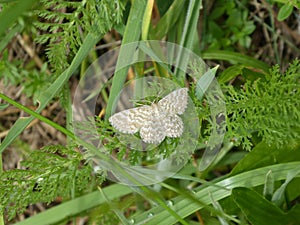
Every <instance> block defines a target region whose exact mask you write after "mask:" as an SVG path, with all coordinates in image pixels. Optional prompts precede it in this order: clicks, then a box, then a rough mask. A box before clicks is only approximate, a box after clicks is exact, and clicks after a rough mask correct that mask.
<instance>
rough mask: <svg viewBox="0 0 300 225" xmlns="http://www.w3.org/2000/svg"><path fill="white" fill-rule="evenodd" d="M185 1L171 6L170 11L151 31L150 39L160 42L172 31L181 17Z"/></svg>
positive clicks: (175, 2)
mask: <svg viewBox="0 0 300 225" xmlns="http://www.w3.org/2000/svg"><path fill="white" fill-rule="evenodd" d="M184 4H185V1H182V0H175V1H174V2H173V3H172V5H171V6H170V8H169V10H168V11H167V12H166V13H165V14H164V15H163V17H162V18H161V19H160V20H159V22H158V24H157V25H156V27H155V28H154V29H152V30H151V31H150V39H154V40H159V39H162V38H163V37H164V36H165V35H166V34H167V33H168V32H169V31H170V29H173V26H174V25H175V24H176V23H177V20H178V18H179V17H180V13H178V12H180V11H181V10H182V8H183V7H184Z"/></svg>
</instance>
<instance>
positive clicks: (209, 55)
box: [202, 50, 270, 74]
mask: <svg viewBox="0 0 300 225" xmlns="http://www.w3.org/2000/svg"><path fill="white" fill-rule="evenodd" d="M202 57H203V59H218V60H226V61H233V62H235V63H241V64H243V65H245V66H249V67H252V68H257V69H260V70H262V71H263V72H264V73H266V74H268V73H269V69H270V67H269V66H268V65H267V64H266V63H264V62H262V61H260V60H257V59H255V58H253V57H250V56H247V55H243V54H241V53H236V52H230V51H223V50H208V51H205V52H203V54H202Z"/></svg>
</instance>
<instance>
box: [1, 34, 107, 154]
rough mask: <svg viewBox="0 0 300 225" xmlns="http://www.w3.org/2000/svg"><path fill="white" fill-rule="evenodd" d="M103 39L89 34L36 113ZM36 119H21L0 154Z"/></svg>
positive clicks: (45, 94) (3, 144) (12, 129)
mask: <svg viewBox="0 0 300 225" xmlns="http://www.w3.org/2000/svg"><path fill="white" fill-rule="evenodd" d="M100 38H101V34H99V36H95V35H94V34H91V33H90V34H89V35H88V36H87V37H86V39H85V41H84V42H83V45H82V46H81V47H80V49H79V51H78V52H77V54H76V56H75V57H74V59H73V61H72V63H71V65H70V67H69V68H68V69H66V70H65V71H64V72H63V73H62V74H61V75H60V76H59V77H58V78H57V79H56V80H55V82H53V84H52V85H51V86H50V87H49V88H48V89H47V90H45V91H44V92H43V94H42V95H41V96H40V98H39V99H38V100H39V103H40V105H39V108H38V109H37V110H36V113H40V112H41V111H42V110H43V109H44V108H45V107H46V106H47V104H48V103H49V102H50V100H51V99H52V98H53V97H54V96H55V95H56V94H57V93H58V92H59V91H60V89H61V88H62V87H63V85H65V83H66V82H67V81H68V79H69V78H70V77H71V76H72V74H73V73H74V72H75V70H76V69H77V68H78V66H79V65H80V63H81V62H82V60H83V59H84V58H85V57H86V55H87V54H88V53H89V52H90V50H91V49H92V48H93V47H94V45H95V44H96V43H97V42H98V40H99V39H100ZM33 119H34V116H30V117H28V118H19V119H18V120H17V121H16V122H15V124H14V125H13V126H12V128H11V129H10V130H9V132H8V134H7V136H6V137H5V139H4V140H3V142H2V144H1V145H0V153H1V152H3V151H4V150H5V149H6V147H7V146H8V145H10V144H11V143H12V142H13V141H14V140H15V138H16V137H17V136H18V135H19V134H20V133H21V132H22V131H23V130H24V129H25V128H26V127H27V126H28V125H29V123H30V122H31V121H32V120H33Z"/></svg>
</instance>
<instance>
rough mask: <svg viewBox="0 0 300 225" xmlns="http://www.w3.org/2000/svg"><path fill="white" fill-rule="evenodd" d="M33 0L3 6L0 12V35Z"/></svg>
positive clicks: (30, 5)
mask: <svg viewBox="0 0 300 225" xmlns="http://www.w3.org/2000/svg"><path fill="white" fill-rule="evenodd" d="M35 2H36V1H35V0H27V1H18V2H17V3H13V4H11V5H10V6H8V7H7V8H5V9H4V10H3V11H2V12H1V14H0V36H1V35H2V34H3V33H4V32H5V31H6V29H8V28H9V27H11V25H12V24H13V22H15V21H16V20H17V19H18V18H19V16H21V15H22V13H23V12H25V11H27V10H28V9H30V8H31V7H32V6H33V5H34V4H35Z"/></svg>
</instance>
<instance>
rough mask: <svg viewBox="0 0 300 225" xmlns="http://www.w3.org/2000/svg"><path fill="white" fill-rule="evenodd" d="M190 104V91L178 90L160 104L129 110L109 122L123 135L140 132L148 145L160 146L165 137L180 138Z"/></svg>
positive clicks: (114, 116) (119, 113) (113, 116)
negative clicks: (184, 117)
mask: <svg viewBox="0 0 300 225" xmlns="http://www.w3.org/2000/svg"><path fill="white" fill-rule="evenodd" d="M187 103H188V89H187V88H180V89H177V90H175V91H173V92H171V93H170V94H168V95H167V96H165V97H164V98H162V99H161V100H160V101H159V102H158V103H152V105H143V106H140V107H137V108H132V109H127V110H124V111H121V112H118V113H116V114H114V115H112V116H111V117H110V118H109V122H110V123H111V124H112V126H113V127H114V128H116V129H117V130H118V131H120V132H122V133H127V134H134V133H136V132H138V131H140V136H141V138H142V140H143V141H144V142H146V143H153V144H159V143H161V142H162V141H163V140H164V139H165V137H171V138H175V137H180V136H181V135H182V133H183V128H184V126H183V122H182V119H181V118H180V117H179V116H178V115H182V114H183V113H184V111H185V109H186V107H187Z"/></svg>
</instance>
